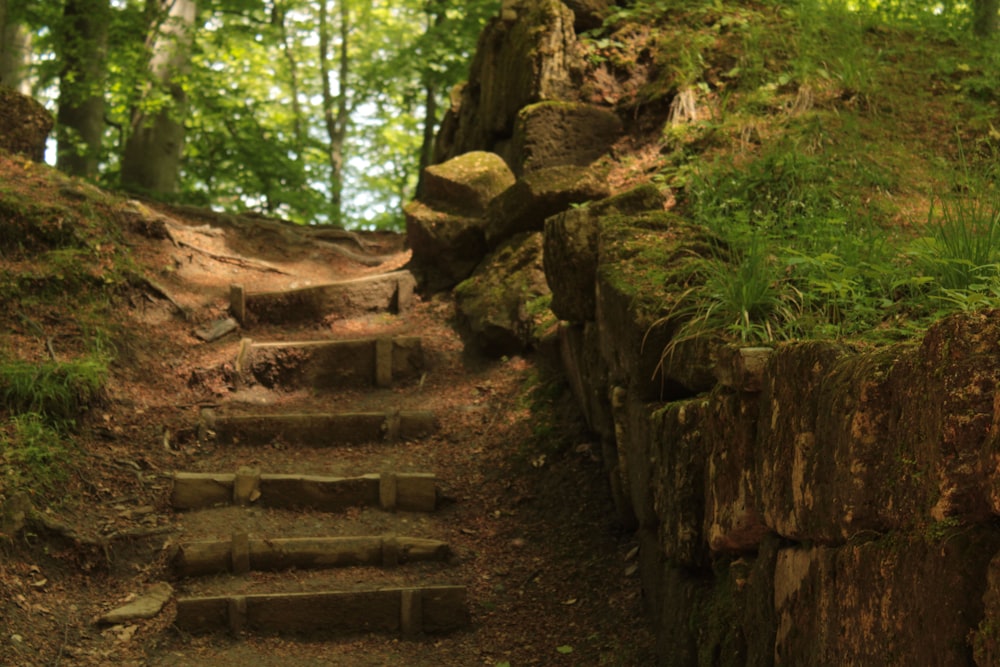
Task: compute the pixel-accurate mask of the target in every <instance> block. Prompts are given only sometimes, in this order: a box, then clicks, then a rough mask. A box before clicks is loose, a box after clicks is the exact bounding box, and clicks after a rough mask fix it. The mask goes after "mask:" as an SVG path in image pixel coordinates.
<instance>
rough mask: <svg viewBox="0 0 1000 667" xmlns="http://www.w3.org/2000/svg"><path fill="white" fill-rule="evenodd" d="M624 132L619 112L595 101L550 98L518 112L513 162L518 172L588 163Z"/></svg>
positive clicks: (513, 145)
mask: <svg viewBox="0 0 1000 667" xmlns="http://www.w3.org/2000/svg"><path fill="white" fill-rule="evenodd" d="M621 134H622V121H621V119H620V118H618V116H617V114H615V113H614V112H613V111H611V110H609V109H604V108H601V107H598V106H594V105H592V104H583V103H580V102H557V101H547V102H538V103H537V104H531V105H529V106H526V107H524V108H523V109H521V111H520V112H518V114H517V124H516V125H515V127H514V140H513V142H512V146H511V151H510V163H511V166H512V168H513V170H514V172H515V173H516V174H519V175H520V174H522V173H526V172H530V171H536V170H538V169H544V168H546V167H561V166H565V165H572V166H576V167H586V166H587V165H590V164H591V163H593V162H594V161H596V160H598V159H600V158H601V157H603V156H604V155H605V154H607V152H608V150H609V149H610V148H611V146H612V144H614V143H615V141H617V140H618V138H619V137H620V136H621Z"/></svg>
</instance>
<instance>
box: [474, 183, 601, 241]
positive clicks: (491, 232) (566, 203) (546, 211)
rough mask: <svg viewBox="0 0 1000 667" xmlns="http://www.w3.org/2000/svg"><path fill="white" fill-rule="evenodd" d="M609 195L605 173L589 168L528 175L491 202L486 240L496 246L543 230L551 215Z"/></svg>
mask: <svg viewBox="0 0 1000 667" xmlns="http://www.w3.org/2000/svg"><path fill="white" fill-rule="evenodd" d="M609 194H611V189H610V187H609V186H608V183H607V180H606V179H605V178H604V177H603V174H601V173H600V172H598V171H594V170H592V169H588V168H586V167H572V166H564V167H550V168H548V169H539V170H538V171H533V172H531V173H529V174H525V175H524V177H522V178H520V179H519V180H518V181H517V183H515V184H514V185H513V186H511V187H510V188H508V189H507V190H506V191H505V192H504V193H503V194H502V195H500V196H499V197H497V198H496V199H494V200H493V202H492V203H491V204H490V206H489V209H488V210H487V211H486V242H487V244H489V246H490V247H491V248H495V247H497V246H498V245H499V244H500V243H502V242H503V241H505V240H507V239H509V238H510V237H512V236H514V235H515V234H520V233H522V232H540V231H542V230H543V229H544V228H545V219H546V218H548V217H549V216H552V215H555V214H556V213H561V212H562V211H565V210H566V209H568V208H569V207H570V206H572V205H574V204H581V203H583V202H587V201H592V200H595V199H604V198H605V197H607V196H608V195H609Z"/></svg>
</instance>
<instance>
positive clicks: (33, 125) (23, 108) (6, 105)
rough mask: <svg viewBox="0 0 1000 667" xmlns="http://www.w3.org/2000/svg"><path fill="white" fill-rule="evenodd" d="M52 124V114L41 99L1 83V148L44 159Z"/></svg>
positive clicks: (36, 158)
mask: <svg viewBox="0 0 1000 667" xmlns="http://www.w3.org/2000/svg"><path fill="white" fill-rule="evenodd" d="M52 125H53V121H52V116H51V115H50V114H49V112H48V111H46V110H45V107H43V106H42V105H41V104H40V103H39V102H37V101H36V100H35V99H33V98H31V97H28V96H26V95H22V94H21V93H19V92H17V91H15V90H11V89H10V88H4V87H3V86H0V149H3V150H6V151H10V152H11V153H20V154H21V155H24V156H25V157H27V158H30V159H32V160H34V161H35V162H41V161H43V160H44V159H45V142H46V141H47V140H48V137H49V132H50V131H51V130H52Z"/></svg>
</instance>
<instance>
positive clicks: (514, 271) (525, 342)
mask: <svg viewBox="0 0 1000 667" xmlns="http://www.w3.org/2000/svg"><path fill="white" fill-rule="evenodd" d="M455 308H456V310H457V313H458V320H459V325H460V327H459V328H460V329H461V330H462V331H463V333H465V334H467V337H468V339H470V340H472V341H475V344H476V345H477V346H478V347H479V349H480V350H481V351H483V352H485V353H486V354H489V355H492V356H501V355H505V354H518V353H520V352H524V351H526V350H529V349H532V348H533V347H535V346H536V345H537V344H538V343H539V342H540V341H541V339H542V338H543V337H544V336H545V335H546V334H547V332H548V330H549V329H550V328H552V327H553V326H554V325H555V323H556V320H555V318H554V317H553V316H552V314H551V311H550V310H549V288H548V286H547V285H546V284H545V272H544V271H543V270H542V235H541V234H540V233H535V234H521V235H518V236H516V237H514V238H512V239H510V240H509V241H507V242H506V243H504V244H503V245H501V246H500V247H499V248H497V249H496V250H495V251H494V252H493V253H492V254H491V255H490V256H489V257H487V258H486V260H485V261H483V263H482V264H481V265H480V266H479V268H478V269H476V272H475V273H474V274H473V275H472V277H470V278H469V279H468V280H466V281H464V282H462V283H461V284H460V285H459V286H458V287H456V288H455Z"/></svg>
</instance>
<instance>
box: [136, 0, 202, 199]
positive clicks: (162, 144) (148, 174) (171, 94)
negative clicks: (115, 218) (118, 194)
mask: <svg viewBox="0 0 1000 667" xmlns="http://www.w3.org/2000/svg"><path fill="white" fill-rule="evenodd" d="M152 1H154V2H155V1H156V0H152ZM165 4H166V7H165V16H166V20H165V21H163V23H162V25H161V26H160V28H159V33H158V35H157V37H156V38H155V39H154V40H153V47H152V48H153V54H152V58H151V59H150V63H149V68H150V74H151V77H152V89H151V90H150V92H153V90H162V91H163V92H164V93H165V95H166V100H167V103H166V104H163V105H151V106H152V108H151V109H150V110H146V109H144V108H142V106H140V108H139V109H137V110H136V111H135V112H134V113H133V115H132V122H131V128H130V129H131V131H130V134H129V137H128V140H127V141H126V144H125V152H124V155H123V156H122V176H121V177H122V186H123V187H124V188H125V189H127V190H132V191H137V192H146V193H151V194H173V193H175V192H177V185H178V177H179V174H180V164H181V155H182V153H183V151H184V123H183V116H184V111H185V106H186V103H187V95H186V94H185V92H184V88H183V86H182V84H181V79H182V78H183V76H184V74H185V73H186V72H187V71H188V69H189V68H190V57H191V42H192V37H193V34H192V33H193V32H194V27H195V26H194V24H195V18H196V15H197V6H196V3H195V0H167V2H166V3H165Z"/></svg>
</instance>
